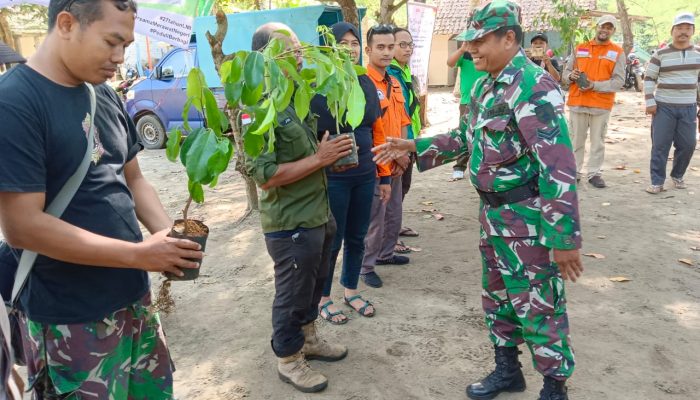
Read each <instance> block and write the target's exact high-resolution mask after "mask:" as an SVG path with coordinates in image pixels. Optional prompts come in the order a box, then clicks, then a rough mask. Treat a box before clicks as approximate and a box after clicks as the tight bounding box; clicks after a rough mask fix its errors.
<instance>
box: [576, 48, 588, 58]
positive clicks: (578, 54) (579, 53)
mask: <svg viewBox="0 0 700 400" xmlns="http://www.w3.org/2000/svg"><path fill="white" fill-rule="evenodd" d="M590 56H591V52H590V51H589V50H588V49H578V50H576V57H590Z"/></svg>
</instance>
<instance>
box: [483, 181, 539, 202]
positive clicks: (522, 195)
mask: <svg viewBox="0 0 700 400" xmlns="http://www.w3.org/2000/svg"><path fill="white" fill-rule="evenodd" d="M537 179H538V176H535V177H534V178H532V179H530V181H529V182H527V183H526V184H524V185H522V186H518V187H514V188H513V189H510V190H506V191H505V192H484V191H483V190H479V189H476V192H477V193H478V194H479V197H481V200H483V201H484V203H486V204H488V205H489V206H491V207H492V208H498V207H500V206H502V205H504V204H512V203H517V202H519V201H523V200H527V199H529V198H531V197H535V196H538V195H539V194H540V188H539V185H538V184H537Z"/></svg>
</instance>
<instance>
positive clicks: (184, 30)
mask: <svg viewBox="0 0 700 400" xmlns="http://www.w3.org/2000/svg"><path fill="white" fill-rule="evenodd" d="M136 3H137V4H138V13H137V15H136V26H135V27H134V31H136V32H137V33H141V34H143V35H146V36H150V37H151V38H153V39H156V40H160V41H163V42H166V43H170V44H172V45H175V46H178V47H187V46H188V45H189V43H190V37H191V36H192V24H193V22H194V18H195V17H200V16H204V15H209V13H210V12H211V8H212V6H213V5H214V0H136ZM18 4H38V5H42V6H48V5H49V0H0V8H2V7H11V6H14V5H18Z"/></svg>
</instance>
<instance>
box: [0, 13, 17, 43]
mask: <svg viewBox="0 0 700 400" xmlns="http://www.w3.org/2000/svg"><path fill="white" fill-rule="evenodd" d="M9 15H10V12H9V11H8V10H7V9H2V10H0V40H2V41H3V42H5V44H7V45H8V46H10V47H12V48H13V49H15V38H14V37H13V36H12V32H11V31H10V24H9V23H8V21H7V20H8V17H9Z"/></svg>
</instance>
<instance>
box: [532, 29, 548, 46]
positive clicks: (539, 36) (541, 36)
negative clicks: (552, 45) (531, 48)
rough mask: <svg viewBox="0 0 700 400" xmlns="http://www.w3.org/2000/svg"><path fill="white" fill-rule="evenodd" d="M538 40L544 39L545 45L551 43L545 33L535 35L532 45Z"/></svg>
mask: <svg viewBox="0 0 700 400" xmlns="http://www.w3.org/2000/svg"><path fill="white" fill-rule="evenodd" d="M536 39H542V40H544V41H545V43H549V39H547V34H545V33H544V32H537V33H535V36H533V37H532V39H530V44H532V42H534V41H535V40H536Z"/></svg>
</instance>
